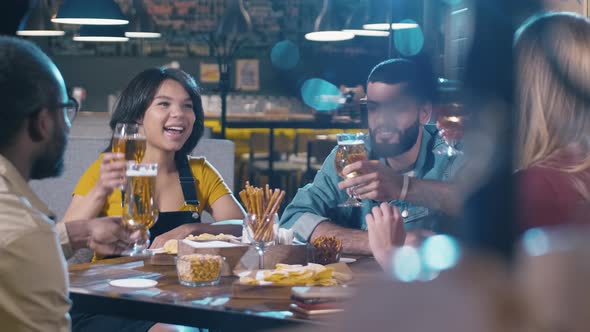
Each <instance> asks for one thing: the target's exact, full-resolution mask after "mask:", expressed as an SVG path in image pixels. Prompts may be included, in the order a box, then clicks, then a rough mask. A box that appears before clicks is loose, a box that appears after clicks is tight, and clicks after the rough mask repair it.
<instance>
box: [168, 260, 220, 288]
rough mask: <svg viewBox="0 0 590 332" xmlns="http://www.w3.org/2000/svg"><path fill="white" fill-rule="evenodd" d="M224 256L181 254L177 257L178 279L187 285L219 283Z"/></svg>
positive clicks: (196, 285)
mask: <svg viewBox="0 0 590 332" xmlns="http://www.w3.org/2000/svg"><path fill="white" fill-rule="evenodd" d="M222 267H223V257H221V256H219V255H209V254H188V255H179V256H178V257H177V258H176V271H177V272H178V281H179V282H180V283H181V284H182V285H185V286H191V287H198V286H213V285H217V284H218V283H219V279H220V277H221V269H222Z"/></svg>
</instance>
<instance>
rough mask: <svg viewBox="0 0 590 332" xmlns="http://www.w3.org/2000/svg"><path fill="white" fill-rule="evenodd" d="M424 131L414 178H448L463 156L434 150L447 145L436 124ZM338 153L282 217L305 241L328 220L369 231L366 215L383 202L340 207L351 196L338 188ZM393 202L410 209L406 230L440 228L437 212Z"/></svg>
mask: <svg viewBox="0 0 590 332" xmlns="http://www.w3.org/2000/svg"><path fill="white" fill-rule="evenodd" d="M422 133H423V134H422V141H421V143H420V151H419V153H418V158H417V160H416V164H415V167H414V177H416V178H418V179H427V180H438V181H446V180H448V179H449V178H451V177H452V176H453V175H454V172H455V171H456V170H457V168H459V166H460V164H461V160H460V159H461V158H460V157H449V156H447V155H439V154H435V153H433V152H432V151H433V149H434V148H436V147H437V146H439V145H441V144H445V142H444V140H443V139H442V138H441V137H440V136H438V135H437V130H436V127H434V126H431V125H426V126H424V130H423V132H422ZM366 148H367V152H368V154H369V156H371V155H372V151H371V147H370V145H369V144H366ZM335 155H336V148H334V150H332V152H331V153H330V155H329V156H328V157H327V158H326V160H325V161H324V164H323V165H322V168H321V169H320V170H319V171H318V173H317V175H316V177H315V178H314V180H313V182H312V183H309V184H307V185H306V186H304V187H303V188H301V189H299V190H298V191H297V194H296V195H295V198H293V201H292V202H291V203H290V204H289V205H288V206H287V208H286V209H285V211H284V212H283V215H282V217H281V221H280V225H281V227H283V228H291V229H293V230H294V231H295V235H296V236H297V238H298V239H299V240H301V241H307V240H308V239H309V238H310V236H311V234H312V233H313V231H314V229H315V228H316V226H317V225H318V224H319V223H321V222H322V221H326V220H330V221H331V222H333V223H335V224H337V225H340V226H343V227H348V228H353V229H363V230H365V229H366V228H367V225H366V223H365V215H367V213H369V212H370V211H371V209H372V208H373V207H374V206H377V205H379V202H377V201H373V200H367V199H364V200H362V207H360V208H359V207H346V208H343V207H338V204H339V203H342V202H344V201H345V200H346V199H347V197H348V196H347V194H346V192H345V191H344V190H340V189H339V188H338V183H339V182H341V181H342V178H341V177H340V176H338V174H337V173H336V169H335V167H334V159H335ZM380 162H381V163H382V164H383V165H387V163H386V161H385V159H380ZM410 185H411V184H410ZM389 204H391V205H395V206H397V207H398V208H399V209H400V211H407V213H406V212H404V213H403V214H404V215H405V217H404V223H405V228H406V230H411V229H414V228H424V229H429V230H434V231H436V230H437V226H438V225H437V220H436V218H427V217H428V216H429V215H434V214H436V211H433V210H431V209H428V208H426V207H423V206H417V205H414V204H412V203H409V202H405V201H398V200H393V201H390V202H389Z"/></svg>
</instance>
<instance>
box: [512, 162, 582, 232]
mask: <svg viewBox="0 0 590 332" xmlns="http://www.w3.org/2000/svg"><path fill="white" fill-rule="evenodd" d="M584 173H585V174H586V175H587V176H585V179H586V180H585V181H586V185H587V187H588V188H590V170H586V171H584ZM571 176H572V175H571V173H566V172H561V171H558V170H555V169H550V168H546V167H540V166H533V167H530V168H528V169H526V170H523V171H519V172H517V173H516V181H517V182H516V183H517V184H518V188H519V190H518V193H517V199H518V200H519V201H518V205H517V206H519V213H520V216H519V220H520V228H521V229H522V230H526V229H528V228H532V227H538V226H550V225H562V224H581V223H587V224H590V202H588V201H587V200H585V199H584V197H583V196H582V194H580V193H579V192H578V191H577V190H576V189H575V187H574V185H573V182H572V181H571Z"/></svg>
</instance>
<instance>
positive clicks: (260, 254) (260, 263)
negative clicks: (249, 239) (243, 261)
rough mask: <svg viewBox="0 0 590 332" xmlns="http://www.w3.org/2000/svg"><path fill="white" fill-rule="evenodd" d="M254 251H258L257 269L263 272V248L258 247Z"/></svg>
mask: <svg viewBox="0 0 590 332" xmlns="http://www.w3.org/2000/svg"><path fill="white" fill-rule="evenodd" d="M256 250H257V251H258V269H259V270H264V248H262V247H259V248H257V249H256Z"/></svg>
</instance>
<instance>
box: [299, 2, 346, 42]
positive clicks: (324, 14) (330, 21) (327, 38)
mask: <svg viewBox="0 0 590 332" xmlns="http://www.w3.org/2000/svg"><path fill="white" fill-rule="evenodd" d="M333 15H334V13H333V10H332V11H331V10H330V0H324V3H323V6H322V10H321V11H320V14H319V15H318V17H317V18H316V20H315V23H314V32H310V33H306V34H305V39H307V40H311V41H320V42H333V41H343V40H349V39H353V38H354V34H353V33H352V32H346V31H342V30H340V29H341V28H342V27H340V28H336V27H335V26H334V25H335V24H334V23H335V22H334V21H335V19H334V18H333V17H332V16H333Z"/></svg>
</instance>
